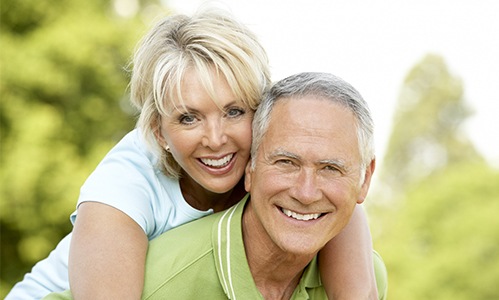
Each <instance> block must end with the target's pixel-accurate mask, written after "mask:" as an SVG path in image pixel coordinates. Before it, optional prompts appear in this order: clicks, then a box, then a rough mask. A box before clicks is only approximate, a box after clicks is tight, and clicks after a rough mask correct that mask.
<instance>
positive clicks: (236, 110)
mask: <svg viewBox="0 0 499 300" xmlns="http://www.w3.org/2000/svg"><path fill="white" fill-rule="evenodd" d="M244 113H245V111H244V109H241V108H231V109H229V110H228V111H227V116H228V117H229V118H235V117H239V116H241V115H244Z"/></svg>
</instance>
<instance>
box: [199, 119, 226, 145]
mask: <svg viewBox="0 0 499 300" xmlns="http://www.w3.org/2000/svg"><path fill="white" fill-rule="evenodd" d="M225 131H226V128H225V125H224V123H223V121H222V120H209V121H207V122H206V124H205V128H204V133H203V137H202V139H201V144H202V145H203V146H204V147H209V148H211V149H212V150H219V149H220V147H222V146H223V145H224V144H225V143H227V134H226V132H225Z"/></svg>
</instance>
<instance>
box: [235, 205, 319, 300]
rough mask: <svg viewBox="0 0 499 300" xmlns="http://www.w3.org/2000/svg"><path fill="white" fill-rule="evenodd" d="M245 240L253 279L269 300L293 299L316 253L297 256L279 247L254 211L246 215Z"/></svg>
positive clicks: (243, 224) (244, 224)
mask: <svg viewBox="0 0 499 300" xmlns="http://www.w3.org/2000/svg"><path fill="white" fill-rule="evenodd" d="M242 227H243V228H242V229H243V239H244V248H245V250H246V257H247V259H248V265H249V267H250V271H251V275H252V276H253V280H254V281H255V284H256V286H257V288H258V290H259V291H260V293H261V294H262V295H263V297H264V298H265V299H266V300H269V299H290V298H291V296H292V295H293V292H294V290H295V289H296V287H297V286H298V283H299V282H300V279H301V276H302V274H303V270H304V269H305V267H306V266H307V265H308V264H309V262H310V261H311V260H312V259H313V257H314V256H315V254H313V255H295V254H290V253H286V252H284V251H283V250H282V249H280V248H278V247H277V245H275V244H274V243H273V242H272V241H271V240H270V239H269V237H268V236H267V235H265V234H262V233H263V232H264V231H262V228H261V227H260V226H259V224H258V222H255V220H254V219H252V216H251V213H250V214H247V213H246V211H245V213H244V214H243V223H242Z"/></svg>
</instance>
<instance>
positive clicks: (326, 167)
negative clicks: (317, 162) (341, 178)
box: [324, 166, 340, 172]
mask: <svg viewBox="0 0 499 300" xmlns="http://www.w3.org/2000/svg"><path fill="white" fill-rule="evenodd" d="M324 169H325V170H326V171H329V172H340V170H339V169H338V168H337V167H335V166H325V167H324Z"/></svg>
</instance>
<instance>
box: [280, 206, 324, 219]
mask: <svg viewBox="0 0 499 300" xmlns="http://www.w3.org/2000/svg"><path fill="white" fill-rule="evenodd" d="M280 209H281V211H282V213H283V214H285V215H286V216H288V217H290V218H293V219H296V220H300V221H309V220H317V219H318V218H320V217H321V216H322V215H323V214H321V213H310V214H301V213H298V212H295V211H292V210H289V209H285V208H283V207H281V208H280Z"/></svg>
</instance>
